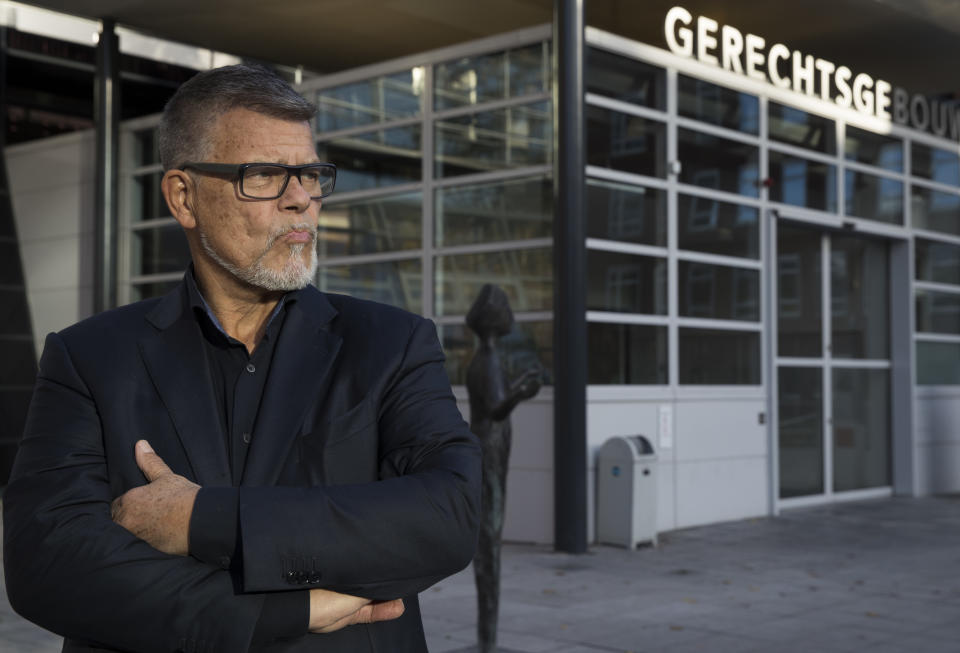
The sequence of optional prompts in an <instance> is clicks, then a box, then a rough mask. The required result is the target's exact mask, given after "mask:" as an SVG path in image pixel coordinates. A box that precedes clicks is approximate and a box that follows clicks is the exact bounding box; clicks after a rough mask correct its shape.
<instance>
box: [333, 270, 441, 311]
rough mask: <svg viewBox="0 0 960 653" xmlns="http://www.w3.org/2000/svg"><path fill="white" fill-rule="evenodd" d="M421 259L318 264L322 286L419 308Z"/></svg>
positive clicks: (395, 304)
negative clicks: (330, 264)
mask: <svg viewBox="0 0 960 653" xmlns="http://www.w3.org/2000/svg"><path fill="white" fill-rule="evenodd" d="M421 276H422V275H421V272H420V259H407V260H403V261H383V262H381V263H365V264H361V265H339V266H331V267H323V268H320V283H319V287H320V289H321V290H325V291H328V292H336V293H343V294H346V295H352V296H353V297H359V298H361V299H371V300H373V301H375V302H382V303H384V304H391V305H393V306H397V307H399V308H402V309H405V310H407V311H411V312H413V313H419V312H421V309H422V307H421V301H420V283H421Z"/></svg>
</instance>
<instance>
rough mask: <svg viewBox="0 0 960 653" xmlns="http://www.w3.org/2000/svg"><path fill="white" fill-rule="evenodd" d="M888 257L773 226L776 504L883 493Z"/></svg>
mask: <svg viewBox="0 0 960 653" xmlns="http://www.w3.org/2000/svg"><path fill="white" fill-rule="evenodd" d="M888 250H889V248H888V245H887V243H886V242H884V241H882V240H878V239H871V238H863V237H858V236H854V235H847V234H841V233H832V232H825V231H822V230H819V229H814V228H810V227H807V226H804V225H801V224H799V223H791V222H789V221H785V220H780V221H778V222H777V270H776V274H777V278H776V288H777V302H776V307H777V337H776V347H777V351H776V373H777V407H778V411H777V412H778V422H777V428H778V437H777V442H778V463H779V498H780V499H781V500H790V499H795V498H799V497H808V498H813V499H817V498H820V499H824V500H829V499H830V498H831V497H832V496H833V495H835V494H837V493H843V492H851V491H859V490H864V489H870V488H882V487H886V486H889V485H890V408H889V405H890V390H889V389H890V328H889V324H890V315H889V252H888Z"/></svg>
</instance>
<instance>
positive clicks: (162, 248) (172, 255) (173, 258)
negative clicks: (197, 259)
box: [130, 224, 190, 276]
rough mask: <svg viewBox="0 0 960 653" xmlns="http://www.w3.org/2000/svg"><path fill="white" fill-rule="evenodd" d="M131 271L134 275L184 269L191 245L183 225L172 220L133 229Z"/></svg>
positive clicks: (181, 270)
mask: <svg viewBox="0 0 960 653" xmlns="http://www.w3.org/2000/svg"><path fill="white" fill-rule="evenodd" d="M132 236H133V250H132V251H131V252H130V273H131V274H133V275H134V276H139V275H145V274H161V273H164V272H183V271H184V270H186V269H187V265H188V264H189V263H190V248H189V247H188V246H187V238H186V236H185V235H184V233H183V228H182V227H181V226H180V225H179V224H171V225H166V226H163V227H154V228H152V229H137V230H135V231H133V232H132Z"/></svg>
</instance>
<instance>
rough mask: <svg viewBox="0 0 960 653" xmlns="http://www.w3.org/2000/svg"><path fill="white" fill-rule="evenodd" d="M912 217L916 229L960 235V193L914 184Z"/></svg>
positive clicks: (912, 189)
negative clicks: (944, 191) (945, 191)
mask: <svg viewBox="0 0 960 653" xmlns="http://www.w3.org/2000/svg"><path fill="white" fill-rule="evenodd" d="M910 217H911V219H912V221H913V226H914V228H915V229H927V230H928V231H939V232H941V233H945V234H953V235H955V236H960V195H954V194H953V193H942V192H940V191H937V190H930V189H929V188H923V187H922V186H912V187H911V195H910Z"/></svg>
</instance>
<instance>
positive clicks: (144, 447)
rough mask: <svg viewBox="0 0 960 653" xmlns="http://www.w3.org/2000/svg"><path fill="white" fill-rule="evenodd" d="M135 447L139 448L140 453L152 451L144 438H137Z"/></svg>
mask: <svg viewBox="0 0 960 653" xmlns="http://www.w3.org/2000/svg"><path fill="white" fill-rule="evenodd" d="M137 449H139V450H140V453H153V447H151V446H150V443H149V442H147V441H146V440H138V441H137Z"/></svg>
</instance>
